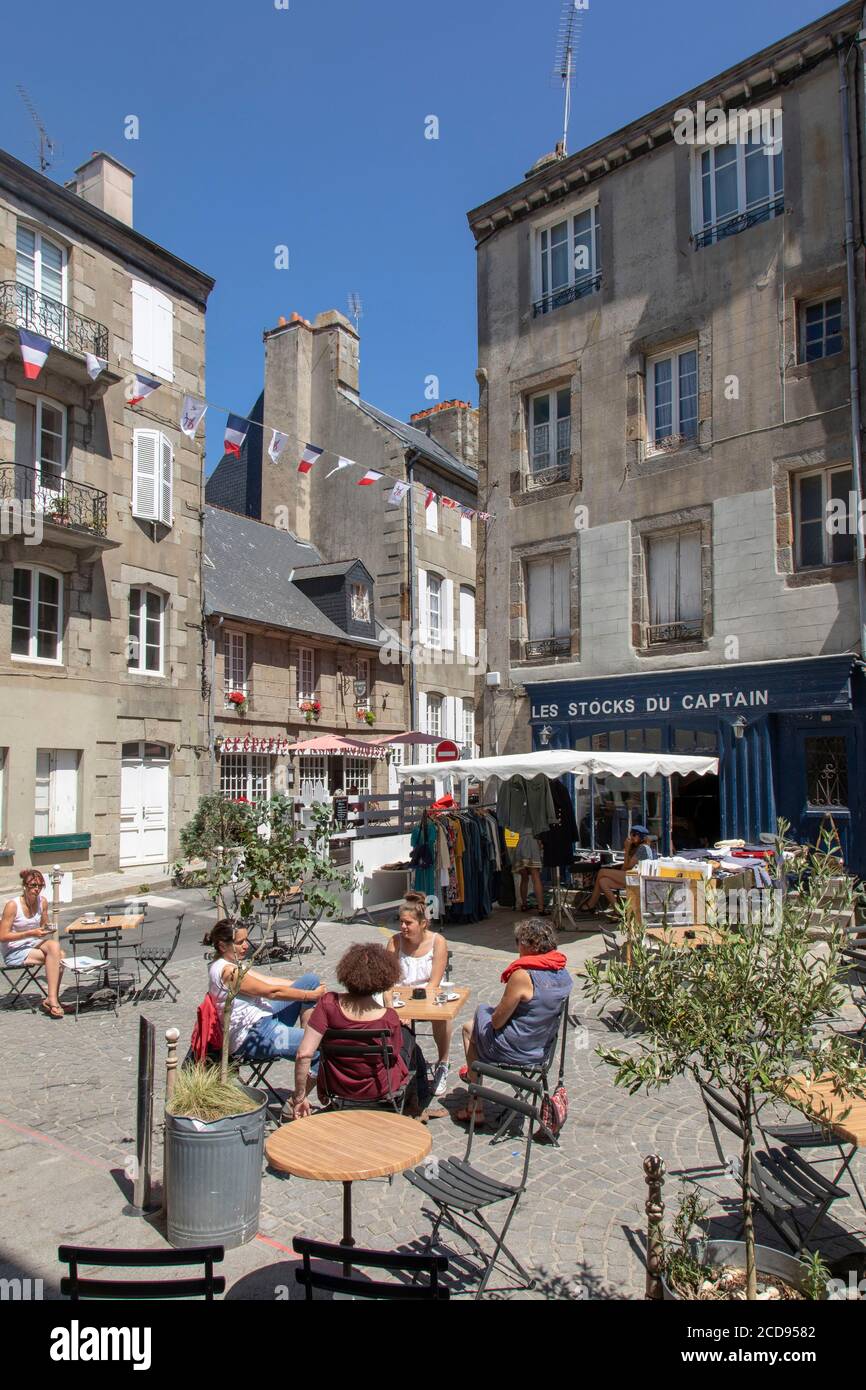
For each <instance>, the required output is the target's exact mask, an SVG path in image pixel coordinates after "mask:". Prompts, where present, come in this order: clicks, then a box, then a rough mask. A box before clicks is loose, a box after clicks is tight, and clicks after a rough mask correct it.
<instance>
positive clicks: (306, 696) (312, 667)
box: [296, 647, 317, 708]
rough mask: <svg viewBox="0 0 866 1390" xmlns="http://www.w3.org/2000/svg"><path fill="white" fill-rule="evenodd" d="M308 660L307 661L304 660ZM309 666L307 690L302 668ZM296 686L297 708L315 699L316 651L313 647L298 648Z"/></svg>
mask: <svg viewBox="0 0 866 1390" xmlns="http://www.w3.org/2000/svg"><path fill="white" fill-rule="evenodd" d="M307 658H309V661H307V660H306V659H307ZM305 665H309V671H310V688H309V690H307V689H306V688H305V685H304V679H305V677H304V666H305ZM296 679H297V686H298V707H299V708H300V706H301V705H302V704H304V703H305V702H306V701H307V700H315V699H316V685H317V676H316V649H315V647H298V661H297V677H296Z"/></svg>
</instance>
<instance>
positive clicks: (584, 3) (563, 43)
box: [553, 0, 589, 154]
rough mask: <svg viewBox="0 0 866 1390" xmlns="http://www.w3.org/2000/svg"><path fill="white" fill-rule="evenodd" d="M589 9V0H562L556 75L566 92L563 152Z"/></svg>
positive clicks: (555, 67)
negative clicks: (584, 23)
mask: <svg viewBox="0 0 866 1390" xmlns="http://www.w3.org/2000/svg"><path fill="white" fill-rule="evenodd" d="M588 9H589V0H562V13H561V14H560V16H559V33H558V34H557V36H556V62H555V64H554V68H553V75H554V77H555V78H556V79H557V80H558V81H560V82H561V83H562V86H563V91H564V93H565V117H564V120H563V127H562V153H563V154H568V124H569V121H570V119H571V89H572V86H573V84H574V69H575V63H576V59H577V50H578V46H579V44H580V35H581V32H582V30H583V16H584V12H585V11H586V10H588Z"/></svg>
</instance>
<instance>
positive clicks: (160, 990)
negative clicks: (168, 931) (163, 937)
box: [135, 912, 186, 1004]
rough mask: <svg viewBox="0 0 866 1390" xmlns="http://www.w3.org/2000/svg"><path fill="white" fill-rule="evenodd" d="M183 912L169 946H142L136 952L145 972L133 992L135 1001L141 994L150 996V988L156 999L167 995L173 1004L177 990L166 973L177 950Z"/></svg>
mask: <svg viewBox="0 0 866 1390" xmlns="http://www.w3.org/2000/svg"><path fill="white" fill-rule="evenodd" d="M185 916H186V913H185V912H181V914H180V916H179V917H178V919H177V926H176V927H175V929H174V940H173V941H172V943H171V945H170V946H142V947H141V948H140V949H139V952H138V959H139V963H140V965H141V967H142V969H143V970H144V972H145V976H146V978H145V981H144V983H143V984H142V985H140V986H139V987H138V989H137V990H136V993H135V1002H136V1003H138V1002H139V1001H140V1000H141V998H142V997H143V995H145V994H147V995H148V996H149V997H150V992H151V990H152V989H153V990H155V991H156V993H155V995H154V996H153V997H155V998H157V999H161V998H163V997H164V996H165V995H166V994H167V995H168V997H169V999H170V1000H171V1002H172V1003H173V1004H174V1003H176V1001H177V997H178V994H179V990H178V988H177V985H176V984H175V983H174V980H172V979H170V978H169V976H168V975H167V974H166V971H167V969H168V966H169V964H170V963H171V959H172V957H173V955H174V953H175V951H176V950H177V943H178V942H179V941H180V929H181V927H182V926H183V919H184V917H185Z"/></svg>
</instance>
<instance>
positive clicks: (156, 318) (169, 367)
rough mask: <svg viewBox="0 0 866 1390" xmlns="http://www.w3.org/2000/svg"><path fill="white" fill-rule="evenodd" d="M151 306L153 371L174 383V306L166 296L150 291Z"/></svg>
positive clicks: (156, 291)
mask: <svg viewBox="0 0 866 1390" xmlns="http://www.w3.org/2000/svg"><path fill="white" fill-rule="evenodd" d="M151 302H152V305H153V364H152V365H153V370H154V371H155V372H156V375H157V376H161V377H165V379H166V381H174V305H173V304H172V302H171V300H170V299H169V298H168V296H167V295H165V294H161V293H160V291H159V290H154V289H152V290H151Z"/></svg>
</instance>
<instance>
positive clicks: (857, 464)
mask: <svg viewBox="0 0 866 1390" xmlns="http://www.w3.org/2000/svg"><path fill="white" fill-rule="evenodd" d="M858 40H859V42H861V43H862V42H863V41H864V40H866V10H864V21H863V25H862V27H861V29H860V33H859V35H858ZM861 52H862V49H861ZM864 79H866V73H864ZM839 99H840V105H841V117H842V182H843V189H844V195H845V267H846V279H847V294H848V352H849V363H850V378H851V381H850V395H851V464H852V468H851V471H852V474H853V480H854V497H855V534H856V547H857V600H858V607H859V617H860V655H861V657H866V547H864V537H863V529H862V524H861V517H862V498H863V470H862V450H861V433H862V421H861V412H860V343H859V337H858V332H859V329H858V323H857V273H856V267H855V260H854V195H853V186H852V180H851V128H850V117H849V86H848V66H847V58H846V55H845V53H844V52H843V51H842V49H841V48H840V50H839ZM858 178H859V170H858Z"/></svg>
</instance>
